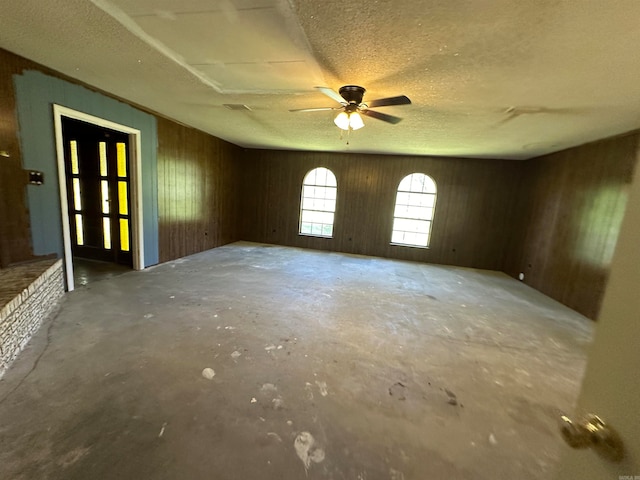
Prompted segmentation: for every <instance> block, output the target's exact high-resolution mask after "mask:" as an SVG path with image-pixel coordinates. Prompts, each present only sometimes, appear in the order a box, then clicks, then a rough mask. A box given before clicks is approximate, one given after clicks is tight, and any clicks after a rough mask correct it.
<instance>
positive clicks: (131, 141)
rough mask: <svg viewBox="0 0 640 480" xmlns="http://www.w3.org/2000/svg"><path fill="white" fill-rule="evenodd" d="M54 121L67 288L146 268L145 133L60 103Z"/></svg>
mask: <svg viewBox="0 0 640 480" xmlns="http://www.w3.org/2000/svg"><path fill="white" fill-rule="evenodd" d="M54 119H55V126H56V143H57V152H58V180H59V186H60V200H61V216H62V224H63V236H64V256H65V267H66V280H67V288H68V290H69V291H71V290H73V289H74V287H75V285H76V284H83V285H85V284H87V283H88V282H89V281H96V280H100V279H103V278H108V277H110V276H113V275H118V274H121V273H124V272H126V271H128V270H130V269H136V270H140V269H142V268H143V261H142V258H143V255H142V227H141V226H142V212H141V210H142V208H141V205H140V203H139V199H140V194H139V191H140V178H139V177H140V176H139V174H138V172H139V170H140V165H139V158H140V132H139V131H138V130H135V129H131V128H129V127H125V126H121V125H118V124H114V123H112V122H109V121H106V120H103V119H99V118H97V117H93V116H90V115H87V114H83V113H81V112H76V111H73V110H70V109H67V108H65V107H61V106H58V105H55V106H54ZM75 277H78V278H75Z"/></svg>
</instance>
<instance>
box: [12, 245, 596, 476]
mask: <svg viewBox="0 0 640 480" xmlns="http://www.w3.org/2000/svg"><path fill="white" fill-rule="evenodd" d="M591 333H592V322H591V321H589V320H588V319H586V318H584V317H582V316H580V315H578V314H577V313H575V312H573V311H571V310H569V309H568V308H565V307H563V306H562V305H560V304H558V303H557V302H555V301H553V300H551V299H549V298H547V297H545V296H544V295H542V294H540V293H539V292H537V291H535V290H533V289H531V288H529V287H527V286H526V285H524V284H521V283H519V282H517V281H515V280H513V279H511V278H510V277H508V276H506V275H504V274H502V273H497V272H490V271H481V270H473V269H466V268H456V267H447V266H440V265H426V264H419V263H410V262H400V261H395V260H386V259H380V258H371V257H363V256H355V255H345V254H337V253H326V252H317V251H309V250H301V249H294V248H287V247H275V246H269V245H259V244H251V243H245V242H240V243H235V244H232V245H228V246H225V247H221V248H217V249H215V250H211V251H208V252H204V253H201V254H197V255H194V256H191V257H187V258H185V259H181V260H178V261H174V262H171V263H167V264H163V265H160V266H157V267H154V268H150V269H148V270H145V271H142V272H133V271H132V272H129V273H126V274H123V275H121V276H118V277H115V278H110V279H107V280H104V281H101V282H97V283H94V284H90V285H88V286H86V287H82V288H79V289H77V290H76V291H74V292H72V293H70V294H68V295H67V298H66V300H65V302H64V305H63V307H62V310H61V312H60V313H59V314H58V316H57V317H56V318H55V319H54V320H53V321H51V322H49V323H48V324H46V325H44V326H43V328H42V329H41V330H40V332H38V334H37V335H36V336H35V337H34V340H33V341H32V343H31V344H30V345H29V347H28V348H27V350H26V351H25V352H23V354H22V355H21V357H20V358H19V359H18V360H17V361H16V362H15V363H14V365H13V366H12V368H11V369H10V370H9V371H8V372H7V374H6V376H5V378H4V379H3V380H2V381H1V382H0V438H1V440H2V449H1V450H0V478H7V479H45V478H46V479H67V480H71V479H83V480H85V479H89V478H92V479H93V478H95V479H194V480H196V479H212V478H215V479H274V480H275V479H279V480H280V479H284V478H286V479H289V478H298V479H302V478H311V479H313V478H316V479H320V478H326V479H358V480H373V479H390V480H400V479H407V480H408V479H427V478H433V479H439V478H442V479H445V478H446V479H448V480H452V479H474V480H495V479H498V478H518V479H519V480H523V479H547V478H550V476H551V472H552V471H553V468H554V465H555V463H556V461H557V459H558V457H559V455H560V453H561V450H562V449H563V448H565V447H564V446H563V444H562V440H561V438H560V436H559V434H558V433H557V425H556V419H557V416H558V415H559V413H560V412H561V411H571V410H572V406H573V404H574V401H575V399H576V397H577V394H578V390H579V386H580V381H581V378H582V375H583V370H584V366H585V348H586V346H587V345H588V344H589V342H590V339H591Z"/></svg>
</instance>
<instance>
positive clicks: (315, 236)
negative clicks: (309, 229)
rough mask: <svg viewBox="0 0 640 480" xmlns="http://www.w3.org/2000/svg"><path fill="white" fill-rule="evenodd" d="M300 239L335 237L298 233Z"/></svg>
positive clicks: (331, 236)
mask: <svg viewBox="0 0 640 480" xmlns="http://www.w3.org/2000/svg"><path fill="white" fill-rule="evenodd" d="M298 236H299V237H314V238H329V239H331V238H333V235H316V234H313V233H298Z"/></svg>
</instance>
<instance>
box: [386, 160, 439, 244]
mask: <svg viewBox="0 0 640 480" xmlns="http://www.w3.org/2000/svg"><path fill="white" fill-rule="evenodd" d="M435 194H436V184H435V182H434V181H433V179H432V178H431V177H429V176H428V175H425V174H424V173H412V174H410V175H407V176H406V177H404V178H403V179H402V180H401V181H400V183H399V185H398V192H397V195H396V204H395V208H394V213H393V215H394V221H393V230H392V232H391V242H392V243H399V244H402V245H412V246H418V247H426V246H428V245H429V234H430V230H431V220H432V219H433V214H434V208H435V202H436V195H435Z"/></svg>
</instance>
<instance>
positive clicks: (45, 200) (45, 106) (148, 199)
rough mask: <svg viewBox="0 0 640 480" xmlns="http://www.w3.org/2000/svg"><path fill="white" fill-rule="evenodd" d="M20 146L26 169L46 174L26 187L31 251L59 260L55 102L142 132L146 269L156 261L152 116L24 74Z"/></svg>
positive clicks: (19, 87) (19, 92) (19, 78)
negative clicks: (37, 183)
mask: <svg viewBox="0 0 640 480" xmlns="http://www.w3.org/2000/svg"><path fill="white" fill-rule="evenodd" d="M14 83H15V90H16V102H17V107H18V122H19V128H20V142H21V147H22V158H23V166H24V168H25V169H33V170H39V171H41V172H43V173H44V178H45V183H44V185H41V186H35V185H29V187H28V189H27V198H28V205H29V215H30V217H31V236H32V241H33V252H34V254H36V255H46V254H50V253H56V254H58V255H59V256H60V257H62V256H63V251H64V246H63V237H62V219H61V213H60V194H59V188H58V174H57V168H58V167H57V160H56V145H55V130H54V124H53V105H54V104H58V105H62V106H64V107H68V108H72V109H73V110H77V111H80V112H83V113H88V114H90V115H94V116H96V117H100V118H103V119H105V120H110V121H112V122H116V123H119V124H121V125H126V126H128V127H131V128H135V129H137V130H140V131H141V141H142V205H143V207H142V210H143V212H142V217H143V228H144V265H145V266H149V265H155V264H157V263H158V171H157V162H156V153H157V145H158V140H157V126H156V118H155V117H154V116H153V115H149V114H148V113H144V112H142V111H140V110H137V109H136V108H134V107H132V106H131V105H128V104H126V103H124V102H120V101H118V100H114V99H113V98H110V97H107V96H105V95H102V94H100V93H96V92H93V91H91V90H89V89H87V88H85V87H82V86H79V85H75V84H73V83H69V82H66V81H64V80H61V79H59V78H55V77H51V76H48V75H45V74H43V73H41V72H38V71H32V70H28V71H25V72H23V74H22V75H14Z"/></svg>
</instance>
